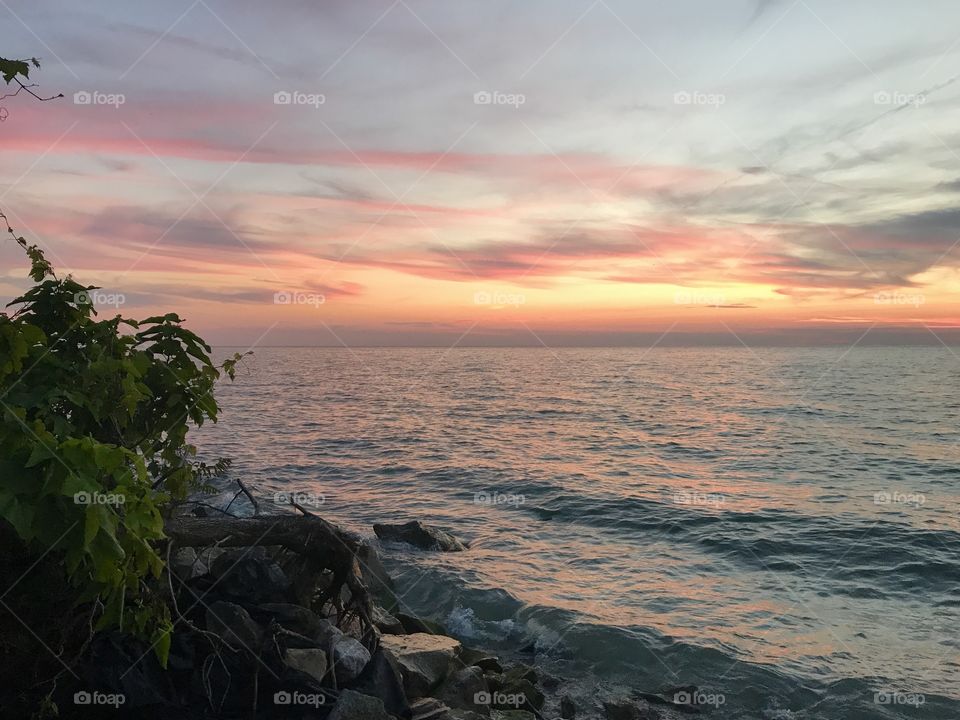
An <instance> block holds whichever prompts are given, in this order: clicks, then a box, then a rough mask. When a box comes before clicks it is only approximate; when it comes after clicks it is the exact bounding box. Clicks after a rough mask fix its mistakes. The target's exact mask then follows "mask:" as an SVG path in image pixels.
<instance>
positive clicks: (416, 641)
mask: <svg viewBox="0 0 960 720" xmlns="http://www.w3.org/2000/svg"><path fill="white" fill-rule="evenodd" d="M380 646H381V647H382V648H383V650H384V652H385V653H386V654H387V656H388V657H390V658H392V659H393V660H394V661H395V662H396V663H397V665H398V666H399V667H400V673H401V674H402V675H403V686H404V689H405V690H406V693H407V697H411V698H416V697H423V696H425V695H427V694H429V693H430V691H431V690H433V689H434V688H435V687H437V686H438V685H440V683H441V682H443V681H444V680H445V679H446V678H447V676H448V675H449V674H450V669H451V666H452V665H453V662H454V660H456V658H457V656H458V655H459V654H460V643H459V642H457V641H456V640H454V639H453V638H449V637H446V636H445V635H428V634H426V633H414V634H412V635H384V636H383V637H382V638H380Z"/></svg>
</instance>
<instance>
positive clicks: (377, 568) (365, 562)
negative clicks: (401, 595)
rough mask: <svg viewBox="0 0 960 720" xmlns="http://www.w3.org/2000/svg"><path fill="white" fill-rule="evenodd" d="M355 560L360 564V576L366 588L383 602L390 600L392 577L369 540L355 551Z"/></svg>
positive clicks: (392, 597) (392, 596)
mask: <svg viewBox="0 0 960 720" xmlns="http://www.w3.org/2000/svg"><path fill="white" fill-rule="evenodd" d="M357 562H358V563H359V564H360V578H361V579H362V580H363V584H364V585H366V586H367V589H368V590H369V591H370V592H371V593H373V595H374V596H375V597H378V598H381V599H382V600H383V601H384V602H392V601H393V599H394V588H393V579H392V578H391V577H390V575H389V573H387V569H386V568H385V567H384V566H383V562H381V560H380V555H379V553H378V552H377V549H376V548H375V547H374V546H373V545H371V544H370V543H369V542H365V543H363V544H362V545H360V549H359V550H358V551H357Z"/></svg>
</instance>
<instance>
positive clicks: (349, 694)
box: [327, 690, 392, 720]
mask: <svg viewBox="0 0 960 720" xmlns="http://www.w3.org/2000/svg"><path fill="white" fill-rule="evenodd" d="M327 720H392V718H391V716H390V715H389V714H387V711H386V709H385V708H384V707H383V702H381V701H380V700H379V699H378V698H375V697H371V696H370V695H363V694H361V693H358V692H355V691H353V690H344V691H343V692H342V693H340V698H339V699H338V700H337V704H336V705H334V706H333V710H332V711H331V712H330V715H328V716H327Z"/></svg>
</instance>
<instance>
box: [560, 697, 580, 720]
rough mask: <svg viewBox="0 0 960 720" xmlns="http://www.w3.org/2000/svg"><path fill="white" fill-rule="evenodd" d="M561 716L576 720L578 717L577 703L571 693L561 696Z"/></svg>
mask: <svg viewBox="0 0 960 720" xmlns="http://www.w3.org/2000/svg"><path fill="white" fill-rule="evenodd" d="M560 717H562V718H564V720H574V718H576V717H577V704H576V703H575V702H574V701H573V698H571V697H570V696H569V695H564V696H563V697H562V698H560Z"/></svg>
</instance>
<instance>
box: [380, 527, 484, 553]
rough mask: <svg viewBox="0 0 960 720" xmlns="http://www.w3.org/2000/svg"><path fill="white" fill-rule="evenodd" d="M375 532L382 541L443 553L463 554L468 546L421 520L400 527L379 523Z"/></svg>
mask: <svg viewBox="0 0 960 720" xmlns="http://www.w3.org/2000/svg"><path fill="white" fill-rule="evenodd" d="M373 531H374V532H375V533H376V534H377V537H378V538H380V539H381V540H395V541H398V542H405V543H409V544H410V545H413V546H414V547H418V548H421V549H423V550H441V551H443V552H462V551H463V550H466V549H467V546H466V545H465V544H464V543H462V542H460V541H459V540H457V538H455V537H454V536H453V535H451V534H450V533H448V532H445V531H443V530H441V529H440V528H436V527H433V526H432V525H424V524H423V523H422V522H420V521H419V520H412V521H410V522H408V523H403V524H398V525H386V524H381V523H378V524H376V525H374V526H373Z"/></svg>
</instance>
